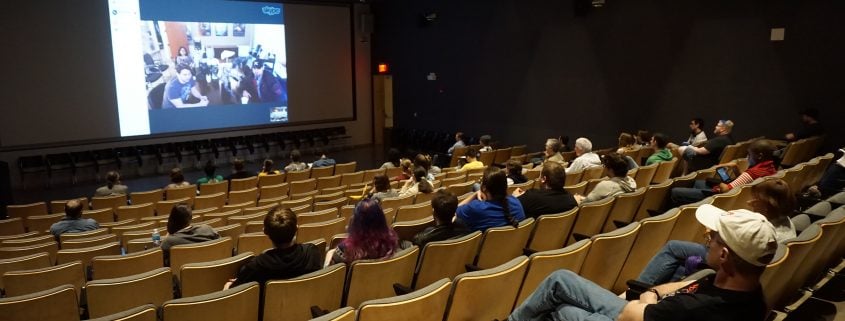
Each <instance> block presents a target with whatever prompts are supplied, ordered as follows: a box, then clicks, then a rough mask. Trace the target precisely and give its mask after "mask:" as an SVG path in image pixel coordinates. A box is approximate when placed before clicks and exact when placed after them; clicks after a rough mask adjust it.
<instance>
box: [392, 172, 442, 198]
mask: <svg viewBox="0 0 845 321" xmlns="http://www.w3.org/2000/svg"><path fill="white" fill-rule="evenodd" d="M425 176H426V173H425V168H422V167H417V168H415V169H414V176H412V177H411V179H409V180H407V181H405V185H403V186H402V189H400V190H399V196H400V197H401V196H408V195H417V193H425V194H428V193H431V192H433V191H434V187H433V186H431V183H429V182H428V179H426V178H425Z"/></svg>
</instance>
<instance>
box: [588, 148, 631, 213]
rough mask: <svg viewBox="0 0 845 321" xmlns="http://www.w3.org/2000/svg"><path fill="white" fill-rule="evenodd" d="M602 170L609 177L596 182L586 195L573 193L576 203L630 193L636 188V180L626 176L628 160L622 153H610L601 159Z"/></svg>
mask: <svg viewBox="0 0 845 321" xmlns="http://www.w3.org/2000/svg"><path fill="white" fill-rule="evenodd" d="M602 163H603V164H604V172H605V174H607V176H609V177H610V179H607V180H603V181H601V182H599V183H598V184H596V187H595V188H593V190H592V191H590V194H587V196H586V197H584V196H581V195H575V199H576V200H577V201H578V203H585V202H586V203H589V202H596V201H600V200H603V199H606V198H608V197H613V196H616V195H619V194H622V193H630V192H633V191H634V190H636V189H637V182H636V181H634V179H633V178H631V177H630V176H628V162H627V161H625V159H624V158H622V155H619V154H617V153H610V154H607V155H605V156H604V159H602Z"/></svg>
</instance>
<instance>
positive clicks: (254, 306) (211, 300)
mask: <svg viewBox="0 0 845 321" xmlns="http://www.w3.org/2000/svg"><path fill="white" fill-rule="evenodd" d="M259 292H260V291H259V287H258V283H256V282H250V283H246V284H241V285H239V286H236V287H233V288H230V289H228V290H223V291H218V292H214V293H210V294H206V295H200V296H193V297H185V298H181V299H175V300H170V301H167V302H165V303H164V304H163V305H162V309H161V311H162V316H163V320H162V321H207V320H227V321H255V320H258V300H259V297H260V294H259Z"/></svg>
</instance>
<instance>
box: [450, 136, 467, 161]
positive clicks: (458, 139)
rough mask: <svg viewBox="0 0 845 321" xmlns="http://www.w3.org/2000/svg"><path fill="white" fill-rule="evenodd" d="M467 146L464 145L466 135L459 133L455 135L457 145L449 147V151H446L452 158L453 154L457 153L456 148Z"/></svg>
mask: <svg viewBox="0 0 845 321" xmlns="http://www.w3.org/2000/svg"><path fill="white" fill-rule="evenodd" d="M464 146H466V144H465V143H464V133H462V132H457V133H455V144H454V145H452V147H449V150H448V151H446V153H447V154H449V156H452V152H454V151H455V148H458V147H464Z"/></svg>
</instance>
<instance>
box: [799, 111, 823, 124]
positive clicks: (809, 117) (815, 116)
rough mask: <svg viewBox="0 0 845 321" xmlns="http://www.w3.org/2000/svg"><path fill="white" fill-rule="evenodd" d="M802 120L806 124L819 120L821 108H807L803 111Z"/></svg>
mask: <svg viewBox="0 0 845 321" xmlns="http://www.w3.org/2000/svg"><path fill="white" fill-rule="evenodd" d="M801 121H802V122H804V123H805V124H813V123H815V122H818V121H819V110H818V109H815V108H812V107H811V108H807V109H804V110H803V111H801Z"/></svg>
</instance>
